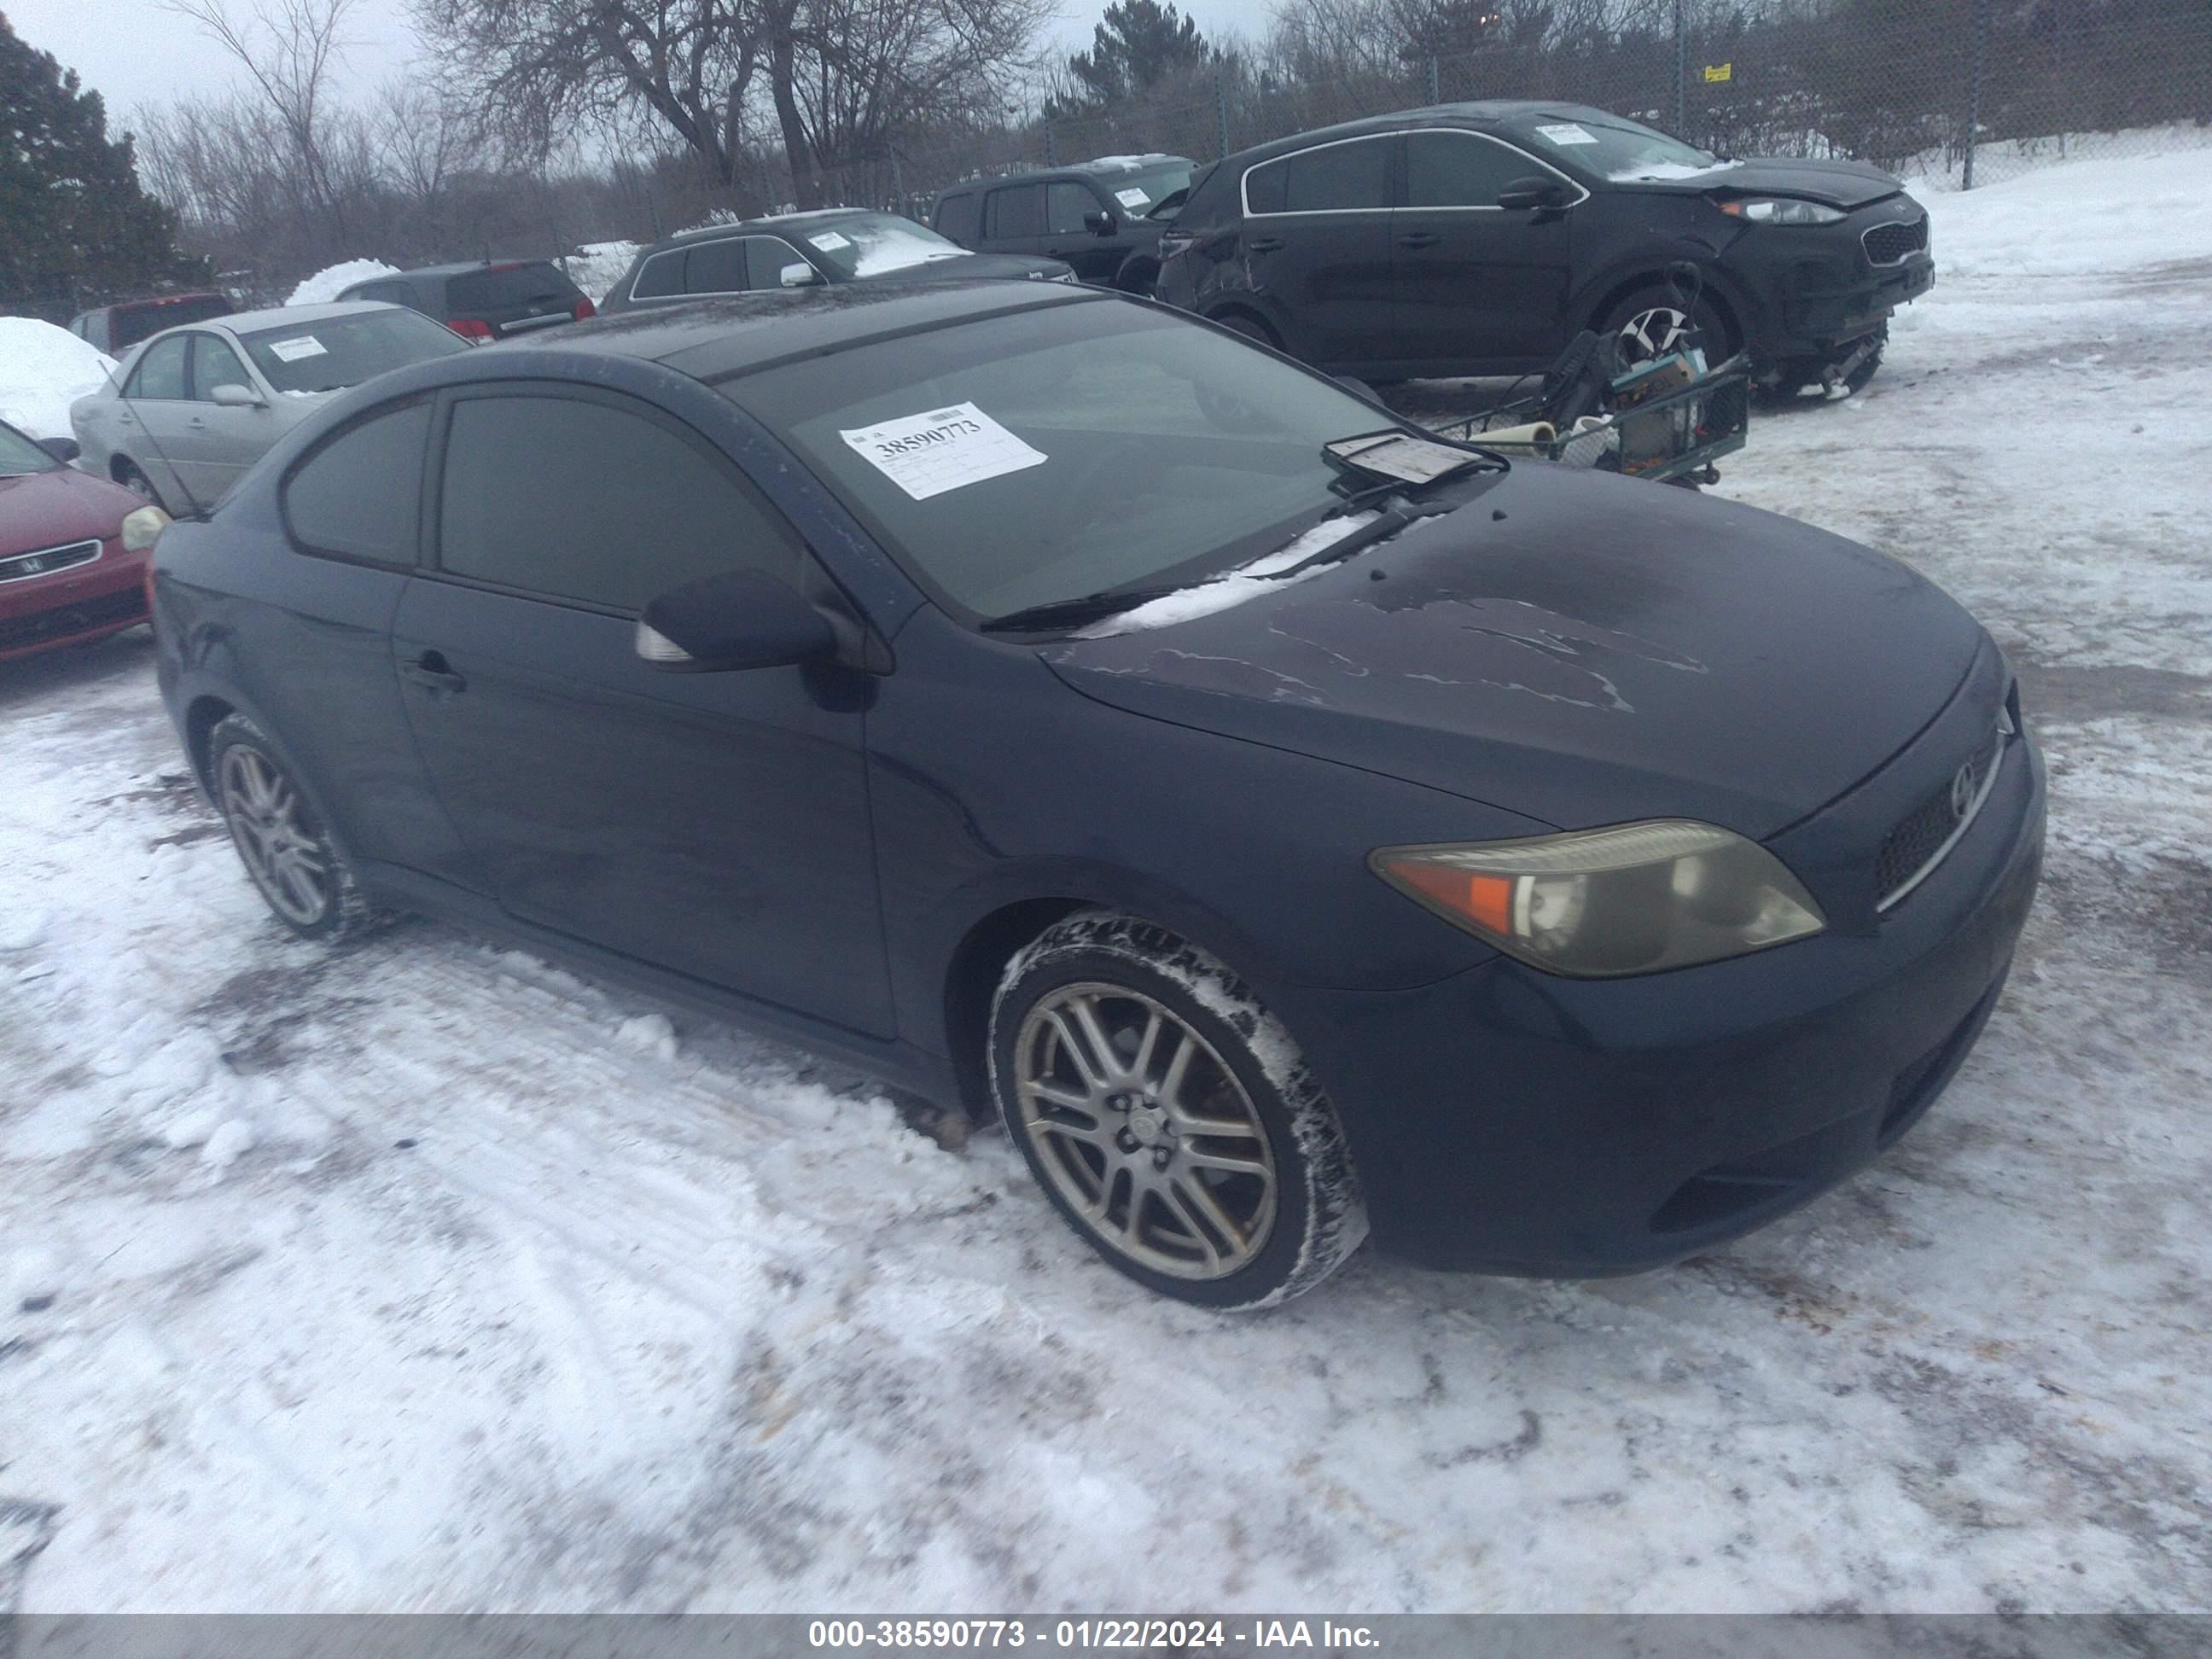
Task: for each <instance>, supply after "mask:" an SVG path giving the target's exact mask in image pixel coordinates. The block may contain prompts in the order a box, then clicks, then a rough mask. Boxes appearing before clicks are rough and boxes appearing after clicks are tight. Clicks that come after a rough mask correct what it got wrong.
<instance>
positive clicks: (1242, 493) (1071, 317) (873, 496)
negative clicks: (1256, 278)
mask: <svg viewBox="0 0 2212 1659" xmlns="http://www.w3.org/2000/svg"><path fill="white" fill-rule="evenodd" d="M720 389H721V390H722V392H724V393H725V394H726V395H727V396H728V397H729V398H732V400H733V401H735V402H737V403H738V404H741V405H743V406H744V408H745V409H747V410H750V412H751V413H753V414H754V415H755V416H758V417H759V418H760V419H761V420H762V421H763V422H765V423H766V424H768V425H769V427H771V428H774V429H775V430H776V431H777V432H779V433H781V434H782V435H784V436H785V438H786V439H787V441H789V442H790V443H791V444H792V445H793V447H795V448H796V449H798V450H799V453H800V454H801V455H802V456H803V457H804V458H805V460H806V461H807V462H808V463H809V465H811V467H812V468H813V469H814V471H816V472H817V474H818V475H819V476H821V477H823V479H825V480H826V481H827V482H829V483H830V484H831V485H832V486H833V487H834V488H835V489H836V490H837V492H838V494H839V495H841V496H842V498H843V499H844V500H845V501H846V502H847V503H848V505H849V506H851V507H853V509H854V512H855V513H858V514H859V515H860V517H861V518H862V519H863V520H865V521H866V522H867V523H868V524H869V525H870V526H871V527H872V529H873V530H874V531H875V532H876V534H877V535H878V538H880V539H881V540H883V541H884V543H885V544H887V545H888V546H889V547H890V549H891V550H893V552H894V553H896V554H897V555H899V556H902V558H903V559H904V561H905V562H907V564H908V568H909V569H910V570H911V571H912V572H913V573H914V574H916V575H917V576H918V577H920V578H921V580H923V581H924V582H925V584H926V585H927V586H930V587H931V588H932V589H933V590H934V591H935V592H938V593H939V594H940V595H942V596H944V597H945V598H947V599H951V601H952V602H953V603H954V604H955V605H957V606H960V607H962V608H964V609H965V610H966V611H969V612H971V613H973V614H974V615H975V616H976V617H981V618H989V617H1003V616H1007V615H1011V614H1012V613H1013V612H1015V611H1026V610H1029V609H1030V608H1032V607H1034V606H1036V605H1049V604H1054V603H1056V602H1059V601H1061V600H1066V599H1079V598H1082V597H1085V596H1087V595H1089V594H1092V593H1097V592H1105V591H1109V590H1121V589H1127V588H1132V587H1141V586H1154V585H1159V584H1162V583H1168V584H1173V585H1182V584H1184V583H1188V582H1195V581H1198V580H1204V579H1205V578H1206V577H1207V576H1210V575H1213V574H1218V573H1219V572H1221V571H1224V570H1227V569H1230V568H1234V567H1236V566H1237V565H1241V564H1243V563H1245V562H1249V561H1250V560H1253V559H1256V558H1259V557H1261V556H1263V555H1266V554H1268V553H1272V552H1274V551H1275V550H1277V549H1279V548H1280V547H1281V546H1283V545H1284V544H1285V543H1286V542H1288V541H1289V540H1291V538H1293V537H1294V536H1296V535H1297V534H1298V533H1300V532H1302V531H1304V530H1305V529H1306V528H1308V527H1309V526H1311V525H1312V524H1313V523H1314V522H1315V520H1316V519H1317V518H1318V517H1319V516H1320V514H1321V513H1322V512H1324V511H1326V510H1327V509H1328V508H1330V507H1334V506H1336V505H1338V504H1339V503H1340V501H1341V499H1342V498H1341V496H1340V495H1336V494H1333V493H1332V492H1331V489H1330V487H1329V486H1330V484H1331V483H1332V482H1333V481H1334V480H1335V479H1336V478H1337V477H1338V476H1339V475H1338V471H1337V469H1336V468H1335V467H1334V466H1332V465H1330V464H1329V462H1328V460H1327V459H1325V458H1324V457H1323V455H1322V445H1323V444H1325V443H1328V442H1329V441H1332V440H1334V439H1340V438H1343V437H1345V436H1346V435H1349V434H1352V433H1359V432H1372V431H1374V430H1375V429H1376V428H1378V427H1380V426H1383V425H1387V424H1388V422H1387V421H1385V420H1384V419H1383V417H1381V416H1378V415H1377V413H1376V410H1375V408H1374V407H1373V405H1371V404H1366V403H1363V402H1361V401H1360V400H1358V398H1353V397H1352V396H1351V395H1350V394H1349V393H1347V392H1344V391H1342V390H1340V388H1338V387H1337V386H1334V385H1333V384H1331V383H1330V382H1329V381H1328V380H1323V379H1322V378H1321V377H1320V376H1318V375H1316V374H1309V373H1307V372H1306V371H1304V370H1303V369H1299V368H1293V367H1292V366H1291V365H1290V364H1288V363H1285V362H1281V361H1279V359H1277V358H1275V357H1273V356H1268V355H1267V354H1266V353H1264V352H1261V351H1255V350H1254V349H1252V348H1251V347H1249V346H1248V345H1245V344H1243V343H1242V342H1240V341H1238V340H1237V339H1235V338H1233V337H1230V336H1228V335H1225V334H1221V333H1218V332H1216V331H1214V330H1212V329H1210V328H1204V327H1200V326H1199V325H1195V324H1193V323H1188V322H1185V321H1182V320H1181V319H1177V318H1175V317H1172V316H1169V315H1166V314H1164V313H1158V312H1153V311H1148V310H1145V309H1141V308H1139V307H1135V306H1128V305H1120V304H1114V303H1106V302H1100V303H1095V304H1080V303H1079V304H1071V305H1066V306H1055V307H1048V308H1042V309H1036V310H1030V311H1024V312H1021V313H1015V314H1013V315H1009V316H1000V317H993V318H988V319H983V320H981V321H978V322H975V323H970V324H967V325H961V326H956V327H951V328H940V329H932V330H928V331H925V332H922V333H919V334H910V335H907V336H904V337H899V338H896V339H890V340H884V341H880V342H877V343H872V344H870V345H866V346H860V347H857V348H855V349H853V350H850V351H848V352H845V353H843V354H842V355H840V356H838V357H836V359H835V360H834V362H821V361H818V360H817V361H812V362H799V363H791V364H787V365H785V366H783V367H781V368H770V369H767V370H764V371H763V372H762V373H760V374H753V375H750V376H746V377H744V378H741V379H738V380H731V381H728V382H726V383H725V384H724V385H723V386H721V388H720Z"/></svg>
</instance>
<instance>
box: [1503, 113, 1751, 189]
mask: <svg viewBox="0 0 2212 1659" xmlns="http://www.w3.org/2000/svg"><path fill="white" fill-rule="evenodd" d="M1517 136H1518V137H1521V138H1522V139H1524V140H1527V141H1528V142H1529V143H1533V144H1534V145H1535V147H1536V149H1537V151H1538V153H1539V154H1541V155H1551V156H1556V157H1558V158H1559V159H1560V160H1562V161H1572V162H1573V163H1574V164H1575V165H1576V166H1577V167H1582V168H1583V169H1584V170H1585V171H1587V172H1590V173H1596V174H1597V175H1598V176H1599V177H1601V178H1604V179H1613V180H1615V181H1616V182H1618V183H1622V184H1628V183H1632V182H1634V181H1636V180H1638V179H1687V178H1690V177H1692V175H1694V174H1697V173H1707V172H1710V171H1711V170H1712V169H1713V168H1715V167H1719V166H1722V165H1723V163H1722V161H1721V159H1720V158H1719V157H1718V156H1717V155H1710V154H1708V153H1707V152H1706V151H1705V150H1702V149H1698V148H1697V147H1696V146H1695V145H1693V144H1686V143H1683V142H1682V141H1681V140H1680V139H1679V138H1669V137H1668V136H1667V135H1666V134H1665V133H1663V132H1656V131H1653V130H1652V129H1651V128H1650V127H1647V126H1642V125H1638V124H1637V123H1636V122H1634V121H1631V120H1628V119H1626V118H1624V117H1622V116H1618V115H1608V116H1607V117H1606V118H1604V119H1603V120H1598V119H1596V118H1593V117H1590V116H1586V115H1578V116H1576V117H1574V118H1571V119H1570V118H1568V117H1566V116H1564V115H1540V116H1537V117H1536V118H1534V119H1533V120H1531V121H1529V122H1528V123H1527V124H1525V125H1523V126H1522V128H1521V129H1520V131H1519V132H1518V134H1517Z"/></svg>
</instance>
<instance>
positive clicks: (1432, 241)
mask: <svg viewBox="0 0 2212 1659" xmlns="http://www.w3.org/2000/svg"><path fill="white" fill-rule="evenodd" d="M1441 241H1443V237H1441V236H1439V235H1437V234H1435V233H1434V232H1433V231H1426V230H1417V231H1413V232H1412V233H1411V234H1407V235H1404V236H1401V237H1400V238H1399V239H1398V246H1400V247H1434V246H1436V245H1437V243H1439V242H1441Z"/></svg>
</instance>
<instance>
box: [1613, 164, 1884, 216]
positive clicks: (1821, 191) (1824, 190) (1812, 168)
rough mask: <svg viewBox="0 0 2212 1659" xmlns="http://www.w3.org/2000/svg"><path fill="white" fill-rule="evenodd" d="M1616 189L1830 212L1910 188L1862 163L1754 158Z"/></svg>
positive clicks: (1631, 181) (1627, 182)
mask: <svg viewBox="0 0 2212 1659" xmlns="http://www.w3.org/2000/svg"><path fill="white" fill-rule="evenodd" d="M1613 182H1614V184H1615V185H1626V186H1627V187H1629V188H1631V189H1634V190H1659V191H1669V192H1672V193H1674V194H1678V195H1697V196H1702V195H1706V194H1709V193H1711V192H1713V191H1724V192H1726V193H1728V194H1729V195H1733V196H1802V197H1805V198H1806V199H1807V200H1808V201H1814V202H1824V203H1826V204H1827V205H1828V206H1830V207H1835V208H1843V209H1845V210H1849V209H1851V208H1860V207H1864V206H1865V205H1866V204H1868V203H1869V202H1879V201H1881V199H1882V198H1883V197H1887V196H1894V195H1896V194H1897V193H1898V192H1899V191H1901V190H1903V189H1904V188H1905V186H1904V185H1902V184H1900V183H1899V181H1898V180H1897V179H1893V178H1892V177H1891V176H1890V175H1889V174H1888V173H1884V172H1883V171H1882V170H1881V168H1880V167H1869V166H1868V165H1867V164H1866V163H1865V162H1863V161H1792V160H1788V159H1772V160H1761V159H1758V158H1753V159H1752V160H1749V161H1738V162H1737V163H1735V165H1734V166H1733V167H1715V168H1712V169H1711V170H1710V171H1708V172H1705V173H1695V174H1692V176H1691V177H1689V178H1686V179H1615V180H1614V181H1613Z"/></svg>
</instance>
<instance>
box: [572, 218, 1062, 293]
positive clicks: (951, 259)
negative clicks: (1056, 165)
mask: <svg viewBox="0 0 2212 1659" xmlns="http://www.w3.org/2000/svg"><path fill="white" fill-rule="evenodd" d="M971 276H1011V277H1014V278H1016V279H1030V280H1049V281H1053V282H1063V283H1072V282H1073V281H1074V280H1075V273H1074V272H1073V271H1072V270H1069V269H1068V268H1067V267H1066V265H1064V264H1061V263H1060V261H1059V260H1057V259H1037V258H992V257H991V256H989V255H987V254H981V253H970V252H968V251H967V250H966V249H965V248H962V247H957V246H954V245H953V244H952V243H951V242H948V241H946V240H945V239H944V238H943V237H942V236H939V234H937V233H936V232H935V231H933V230H932V229H931V228H929V227H928V226H927V225H923V224H917V223H915V222H914V221H913V220H911V219H904V218H901V217H900V216H898V215H896V214H895V213H876V212H872V211H871V210H868V209H866V208H815V209H811V210H808V211H806V212H805V213H779V214H772V215H770V216H769V217H767V218H764V219H746V220H741V221H738V222H735V223H732V224H726V225H707V226H703V227H702V228H699V229H697V230H687V231H682V232H679V233H678V234H676V235H674V236H671V237H667V238H665V240H661V241H658V242H655V243H653V245H652V246H650V247H645V248H640V249H639V250H638V255H637V258H635V259H633V260H632V261H631V262H630V267H629V270H626V271H624V272H623V275H622V280H621V281H620V282H618V283H616V284H615V285H614V287H612V288H611V289H608V290H607V297H606V301H605V304H604V305H603V306H602V307H600V309H602V310H604V311H605V312H608V313H615V312H620V311H629V310H632V309H634V308H635V307H640V306H664V305H676V304H678V303H680V302H681V301H685V300H696V299H698V298H701V297H702V296H704V295H716V294H756V293H763V292H766V293H775V292H778V291H780V290H781V289H787V288H811V287H813V286H815V285H816V284H817V283H823V284H829V285H832V286H834V285H836V284H837V283H879V282H880V283H940V282H957V281H960V280H962V279H963V278H967V277H971Z"/></svg>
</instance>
